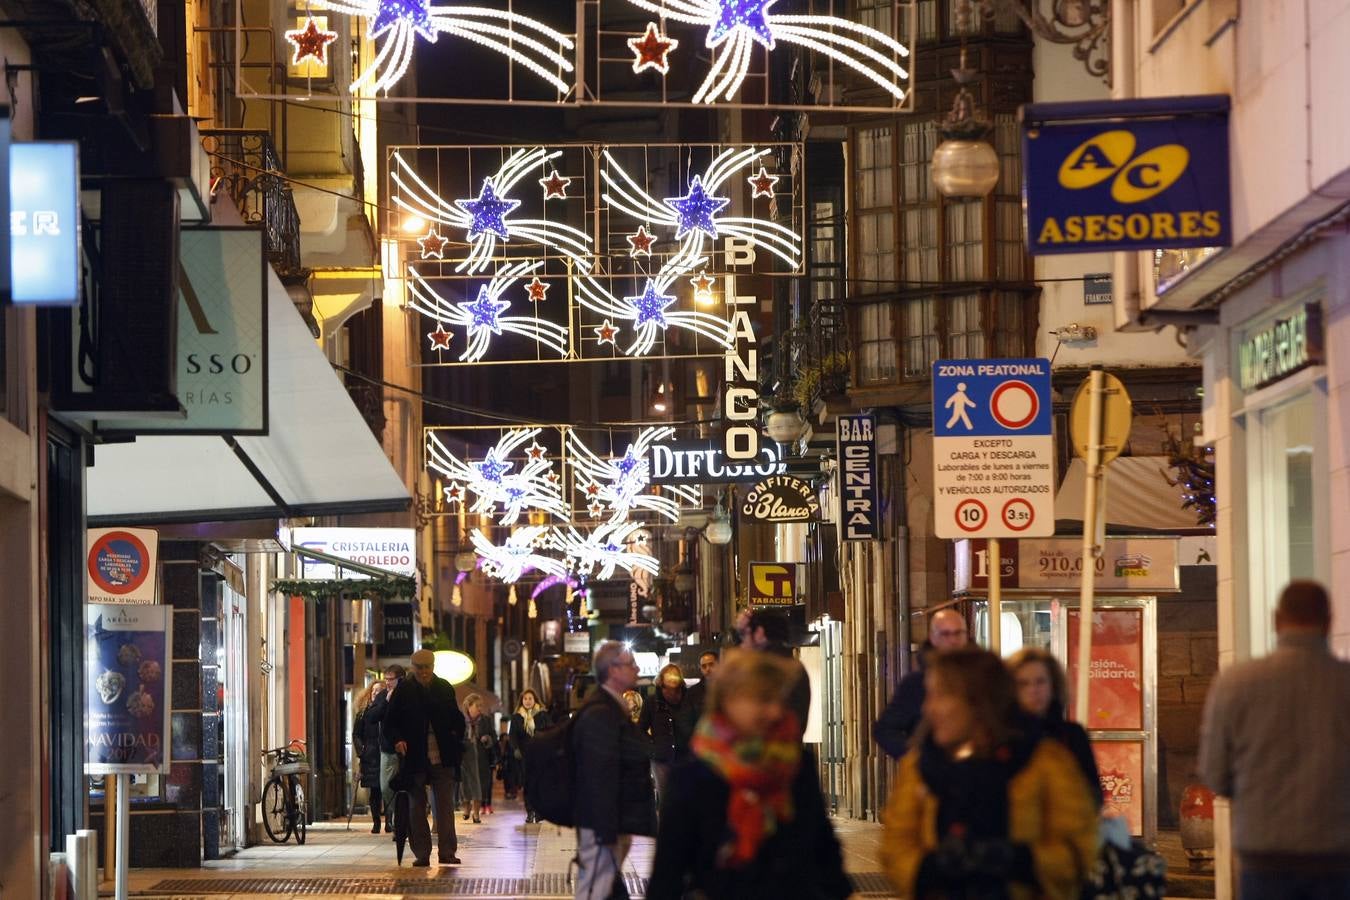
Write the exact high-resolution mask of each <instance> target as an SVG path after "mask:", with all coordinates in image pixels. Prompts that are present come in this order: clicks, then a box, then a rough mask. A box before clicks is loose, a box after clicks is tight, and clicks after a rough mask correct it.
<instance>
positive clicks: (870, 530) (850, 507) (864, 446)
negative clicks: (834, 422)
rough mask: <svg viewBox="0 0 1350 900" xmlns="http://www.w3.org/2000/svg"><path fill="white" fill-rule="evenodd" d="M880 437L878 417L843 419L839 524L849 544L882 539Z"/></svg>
mask: <svg viewBox="0 0 1350 900" xmlns="http://www.w3.org/2000/svg"><path fill="white" fill-rule="evenodd" d="M876 434H877V420H876V417H875V416H872V415H855V416H840V417H839V524H840V527H841V528H842V529H843V532H844V534H843V538H844V540H846V541H872V540H876V539H877V538H879V537H881V514H880V511H879V509H878V506H879V504H878V502H877V493H878V492H877V438H876Z"/></svg>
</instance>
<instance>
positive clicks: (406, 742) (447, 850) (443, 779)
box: [384, 650, 465, 866]
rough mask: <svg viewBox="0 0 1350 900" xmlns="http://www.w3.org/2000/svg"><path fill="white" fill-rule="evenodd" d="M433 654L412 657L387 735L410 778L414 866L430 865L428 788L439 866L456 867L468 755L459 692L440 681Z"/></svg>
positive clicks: (420, 652)
mask: <svg viewBox="0 0 1350 900" xmlns="http://www.w3.org/2000/svg"><path fill="white" fill-rule="evenodd" d="M435 662H436V657H435V654H433V653H432V652H431V651H430V650H418V651H417V652H416V653H414V654H413V655H412V666H413V673H412V678H408V679H405V680H404V683H403V684H401V685H399V687H398V690H396V691H394V696H393V697H392V698H391V699H390V701H389V710H388V712H386V713H385V721H384V728H385V734H386V735H388V737H389V740H390V741H392V742H393V745H394V750H395V751H396V752H397V753H398V754H399V756H401V757H402V760H403V765H404V766H406V767H407V773H408V774H409V775H410V776H411V781H410V784H409V799H410V800H411V821H410V822H409V823H408V839H409V843H411V845H412V850H413V865H414V866H428V865H430V864H431V826H430V824H429V823H428V822H427V792H426V788H427V786H428V785H430V787H431V791H432V794H433V795H434V797H435V800H436V832H437V844H438V847H437V850H438V851H439V855H440V861H441V865H443V866H450V865H458V864H459V857H458V856H456V855H455V852H456V850H457V849H458V841H457V840H456V837H455V777H456V775H457V773H458V770H459V764H460V758H461V757H462V755H463V753H464V732H465V724H464V714H463V713H461V712H460V711H459V703H458V701H457V700H456V699H455V689H454V688H453V687H451V685H450V682H448V681H446V680H445V679H444V678H438V677H437V676H436V673H435V671H434V670H433V666H434V665H435Z"/></svg>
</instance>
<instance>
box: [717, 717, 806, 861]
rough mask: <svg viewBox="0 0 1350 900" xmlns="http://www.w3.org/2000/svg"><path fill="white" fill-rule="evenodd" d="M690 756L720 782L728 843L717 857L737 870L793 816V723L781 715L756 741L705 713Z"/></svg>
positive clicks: (796, 761)
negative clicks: (726, 790) (723, 785)
mask: <svg viewBox="0 0 1350 900" xmlns="http://www.w3.org/2000/svg"><path fill="white" fill-rule="evenodd" d="M690 748H691V749H692V750H693V752H694V755H695V756H697V757H698V758H699V759H700V760H702V761H703V762H704V763H706V764H707V765H708V767H709V768H711V769H712V770H713V771H714V772H716V773H717V774H718V775H719V776H721V777H722V779H723V780H724V781H726V783H727V786H728V787H729V788H730V792H729V796H728V799H727V825H728V827H729V828H730V829H731V840H730V841H729V842H728V844H727V845H726V846H725V847H723V848H722V851H721V852H720V853H719V860H720V861H721V862H723V863H725V864H726V865H728V866H732V867H738V866H743V865H745V864H746V863H748V862H750V861H751V860H753V859H754V858H755V854H757V853H758V852H759V848H760V845H761V844H763V843H764V841H765V840H767V839H768V838H770V837H772V836H773V834H774V833H775V832H776V831H777V830H778V826H779V825H780V824H784V823H787V822H791V821H792V820H793V818H794V817H795V816H796V810H795V809H794V808H793V804H792V780H793V778H795V777H796V775H797V769H798V767H799V766H800V765H801V761H802V745H801V732H800V731H799V730H798V727H797V717H796V716H795V715H793V714H792V713H787V714H786V715H785V716H783V718H782V719H781V720H780V721H779V722H778V723H777V724H776V725H774V726H773V727H772V728H771V729H770V730H769V733H768V734H767V735H765V736H764V737H762V738H746V737H741V736H740V735H739V734H737V733H736V731H735V730H734V729H733V728H732V727H731V723H729V722H728V721H727V720H726V719H725V718H724V717H723V716H721V715H720V714H718V713H709V714H708V715H706V716H704V717H703V719H702V720H701V721H700V722H699V724H698V730H697V731H696V732H695V733H694V738H693V740H692V741H691V743H690Z"/></svg>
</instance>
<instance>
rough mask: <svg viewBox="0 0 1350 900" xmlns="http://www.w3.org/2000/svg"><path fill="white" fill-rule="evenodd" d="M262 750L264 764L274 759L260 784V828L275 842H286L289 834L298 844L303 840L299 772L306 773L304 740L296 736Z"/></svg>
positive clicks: (302, 795) (303, 829)
mask: <svg viewBox="0 0 1350 900" xmlns="http://www.w3.org/2000/svg"><path fill="white" fill-rule="evenodd" d="M297 747H298V749H297ZM262 754H263V763H264V764H266V763H267V762H268V760H269V759H272V758H275V760H276V761H275V763H273V764H272V766H271V769H270V771H271V776H272V777H271V778H269V779H268V780H267V784H266V785H265V786H264V787H263V797H262V820H263V829H264V830H265V831H266V832H267V836H268V837H269V838H271V839H272V842H273V843H275V844H284V843H286V841H287V840H289V839H290V836H291V835H292V834H294V835H295V842H296V843H297V844H303V843H304V842H305V789H304V788H303V787H302V786H301V784H300V776H301V775H306V774H308V773H309V760H308V758H307V757H306V756H305V742H304V741H302V740H299V739H298V738H297V739H296V740H293V741H291V742H290V743H289V744H287V745H286V746H284V747H277V748H276V749H274V750H264V751H263V752H262Z"/></svg>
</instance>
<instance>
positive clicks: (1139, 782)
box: [1092, 740, 1144, 835]
mask: <svg viewBox="0 0 1350 900" xmlns="http://www.w3.org/2000/svg"><path fill="white" fill-rule="evenodd" d="M1092 755H1093V756H1094V757H1096V759H1097V773H1098V775H1099V777H1100V778H1101V782H1102V815H1104V816H1124V817H1125V821H1126V822H1128V823H1129V826H1130V834H1134V835H1142V834H1143V833H1144V742H1143V741H1141V740H1140V741H1102V740H1094V741H1093V742H1092Z"/></svg>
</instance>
